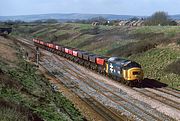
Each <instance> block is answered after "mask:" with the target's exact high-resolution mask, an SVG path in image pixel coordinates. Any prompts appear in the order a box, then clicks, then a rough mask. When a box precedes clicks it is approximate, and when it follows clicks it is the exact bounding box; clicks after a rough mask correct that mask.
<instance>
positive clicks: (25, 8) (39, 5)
mask: <svg viewBox="0 0 180 121" xmlns="http://www.w3.org/2000/svg"><path fill="white" fill-rule="evenodd" d="M0 6H1V7H0V16H14V15H32V14H49V13H92V14H117V15H139V16H149V15H152V14H153V13H154V12H156V11H165V12H167V13H168V14H169V15H174V14H180V0H1V1H0Z"/></svg>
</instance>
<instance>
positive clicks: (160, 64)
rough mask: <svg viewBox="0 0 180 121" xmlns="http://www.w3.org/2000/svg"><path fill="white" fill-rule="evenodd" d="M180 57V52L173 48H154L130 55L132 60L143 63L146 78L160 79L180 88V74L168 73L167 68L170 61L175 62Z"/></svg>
mask: <svg viewBox="0 0 180 121" xmlns="http://www.w3.org/2000/svg"><path fill="white" fill-rule="evenodd" d="M177 57H180V52H179V51H176V50H174V49H171V48H166V47H164V48H154V49H151V50H148V51H146V52H145V53H141V54H139V55H132V56H130V57H128V58H129V59H131V60H135V61H136V62H138V63H140V64H141V65H142V68H143V70H144V75H145V78H150V79H155V80H159V81H160V82H163V83H166V84H168V85H169V86H171V87H173V88H176V89H179V90H180V88H179V87H180V81H179V80H180V76H179V75H177V74H173V73H167V72H166V71H165V69H166V68H167V66H168V65H169V64H170V63H173V62H174V61H176V60H177Z"/></svg>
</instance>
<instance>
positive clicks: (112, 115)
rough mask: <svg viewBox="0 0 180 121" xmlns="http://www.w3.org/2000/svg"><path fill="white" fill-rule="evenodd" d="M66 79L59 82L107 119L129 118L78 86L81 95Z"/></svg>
mask: <svg viewBox="0 0 180 121" xmlns="http://www.w3.org/2000/svg"><path fill="white" fill-rule="evenodd" d="M17 40H18V41H19V42H21V43H22V44H23V45H24V44H25V45H26V46H28V47H29V48H31V49H35V48H34V45H33V44H32V43H30V42H29V41H28V40H26V39H20V38H18V39H17ZM43 53H44V54H45V52H43ZM42 66H44V65H42ZM46 69H47V70H48V71H49V72H51V70H49V68H46ZM51 74H52V75H54V73H51ZM55 77H56V78H58V76H55ZM64 80H68V79H67V78H64ZM64 80H63V81H60V82H58V83H62V84H64V85H65V86H67V87H68V88H70V89H71V90H72V91H73V92H74V93H75V94H76V95H77V96H78V97H80V98H81V99H82V100H83V101H84V102H85V103H86V104H87V105H89V106H90V107H92V108H93V110H95V111H96V112H97V113H98V114H99V115H101V116H102V117H103V118H104V119H105V120H106V121H126V120H127V118H126V117H125V116H123V115H119V114H118V113H117V111H115V110H112V109H110V108H108V107H106V106H104V105H103V104H101V103H99V102H98V101H96V100H95V99H94V98H93V97H92V96H90V95H88V93H86V92H84V91H83V90H81V89H79V88H76V89H78V90H79V91H80V92H81V95H79V93H78V92H77V90H74V88H75V86H72V84H67V83H65V82H64ZM82 95H86V98H84V97H82ZM87 96H88V97H87ZM128 121H130V119H128Z"/></svg>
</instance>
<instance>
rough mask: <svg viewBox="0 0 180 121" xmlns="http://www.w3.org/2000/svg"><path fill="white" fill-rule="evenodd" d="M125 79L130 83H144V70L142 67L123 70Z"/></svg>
mask: <svg viewBox="0 0 180 121" xmlns="http://www.w3.org/2000/svg"><path fill="white" fill-rule="evenodd" d="M123 77H124V79H125V80H128V81H142V80H143V77H144V73H143V70H142V69H141V68H140V67H132V68H128V69H125V70H124V69H123Z"/></svg>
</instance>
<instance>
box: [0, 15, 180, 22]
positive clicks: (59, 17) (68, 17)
mask: <svg viewBox="0 0 180 121" xmlns="http://www.w3.org/2000/svg"><path fill="white" fill-rule="evenodd" d="M99 16H101V17H104V18H106V19H108V20H118V19H119V20H128V19H131V18H133V17H139V18H146V17H148V16H133V15H114V14H80V13H70V14H58V13H57V14H37V15H19V16H0V21H7V20H21V21H26V22H29V21H35V20H44V19H49V18H50V19H57V20H59V21H68V20H76V19H79V20H87V19H91V18H94V17H99ZM170 18H172V19H175V20H180V15H171V16H170Z"/></svg>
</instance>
